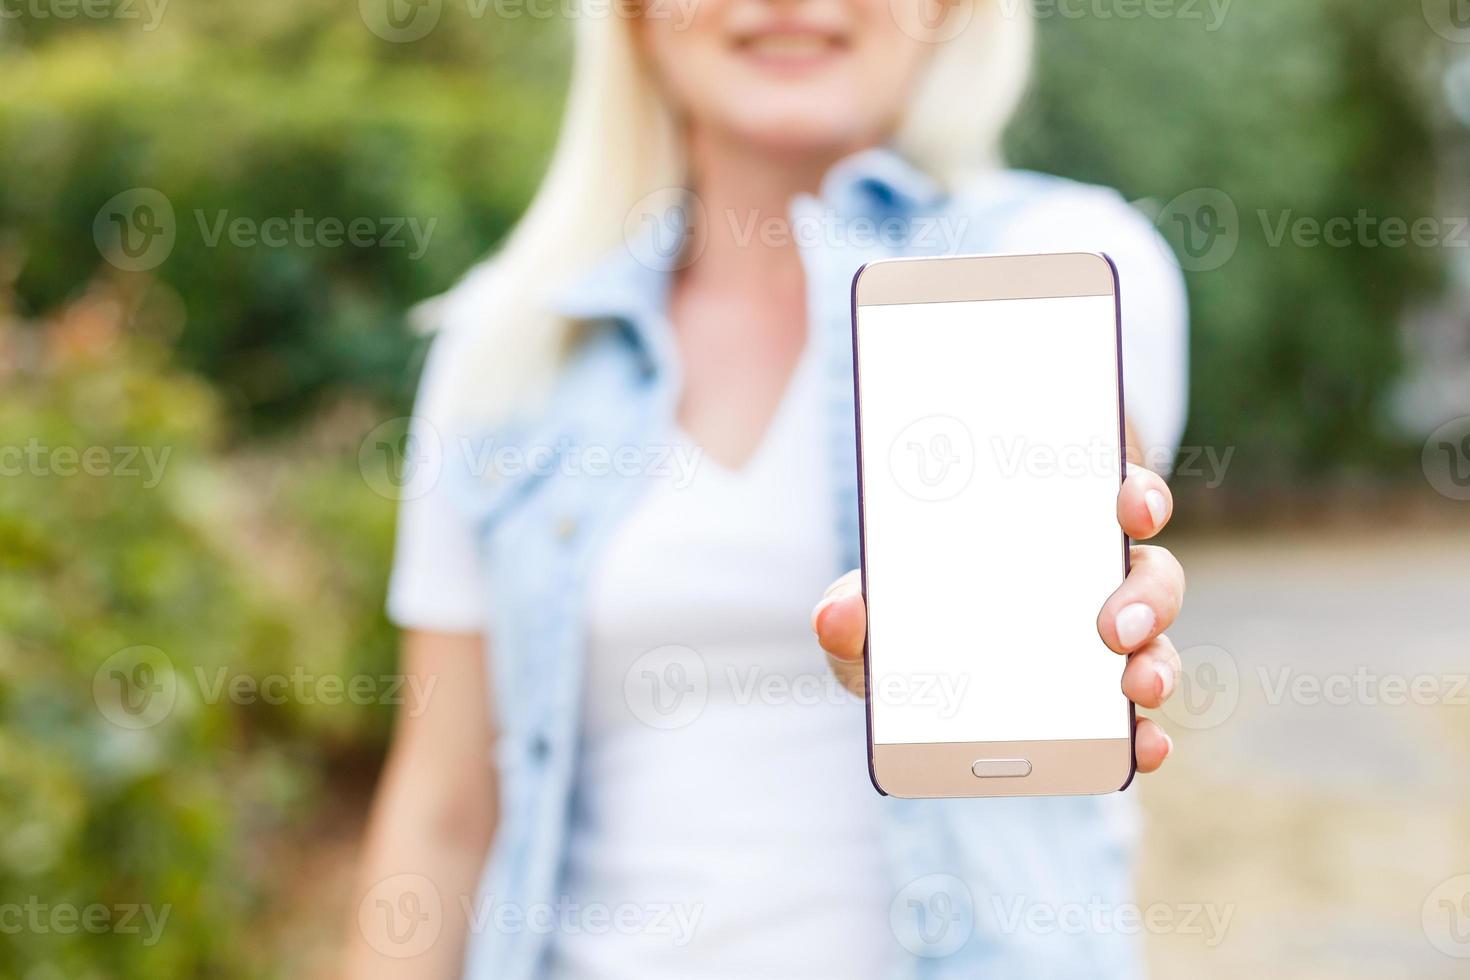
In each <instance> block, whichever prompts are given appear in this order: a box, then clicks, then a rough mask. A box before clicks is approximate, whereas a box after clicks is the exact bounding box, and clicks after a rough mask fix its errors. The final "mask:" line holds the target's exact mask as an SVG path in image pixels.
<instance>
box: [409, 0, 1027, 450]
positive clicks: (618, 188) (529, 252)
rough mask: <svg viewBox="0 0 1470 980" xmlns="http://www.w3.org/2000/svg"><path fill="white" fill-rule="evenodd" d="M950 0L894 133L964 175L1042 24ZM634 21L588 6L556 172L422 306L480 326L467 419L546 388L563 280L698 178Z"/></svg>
mask: <svg viewBox="0 0 1470 980" xmlns="http://www.w3.org/2000/svg"><path fill="white" fill-rule="evenodd" d="M941 2H952V7H951V8H950V10H949V11H948V12H947V15H946V16H947V18H967V19H966V20H965V21H964V22H963V26H962V28H960V29H959V30H958V33H957V34H956V36H954V37H952V38H950V39H948V40H944V41H940V42H936V47H935V50H934V52H933V54H932V55H931V57H930V59H929V61H928V63H927V64H926V65H925V67H924V75H923V77H922V79H921V80H920V81H919V83H918V85H917V86H916V88H915V91H914V93H913V94H912V97H911V98H910V101H909V104H908V107H907V109H906V112H905V114H904V116H903V118H902V120H901V121H900V124H899V126H898V129H897V131H896V133H895V136H894V140H893V145H894V147H895V149H897V150H898V152H900V153H901V154H903V155H904V156H905V157H906V158H907V159H908V160H909V161H910V162H911V163H913V164H914V165H915V166H917V167H919V168H920V169H922V170H924V171H925V172H926V173H928V174H929V175H930V176H932V177H934V178H936V179H937V180H938V181H940V183H941V184H943V185H945V186H947V187H954V186H956V185H957V184H958V183H959V182H960V181H962V180H963V179H964V177H965V176H966V175H967V174H973V173H975V172H979V171H984V170H987V169H991V168H994V167H997V166H999V165H1000V162H1001V158H1000V138H1001V134H1002V131H1003V130H1004V129H1005V126H1006V124H1007V122H1008V121H1009V120H1010V117H1011V114H1012V113H1013V112H1014V110H1015V107H1016V104H1017V103H1018V102H1019V100H1020V98H1021V95H1022V93H1023V91H1024V89H1025V86H1026V82H1027V78H1028V74H1029V68H1030V62H1031V42H1032V28H1033V24H1032V18H1031V14H1030V4H1029V3H1028V2H1027V0H941ZM951 24H953V25H956V26H958V25H959V24H960V22H959V21H957V20H946V22H945V26H946V27H947V26H949V25H951ZM634 26H635V25H634V23H633V22H632V21H631V20H630V19H629V18H627V17H625V16H616V15H613V14H611V13H608V12H607V10H606V8H605V7H604V8H603V9H602V10H601V11H595V12H587V11H585V10H584V11H583V15H582V16H580V17H578V18H577V19H576V33H575V58H574V62H573V68H572V78H571V90H570V93H569V95H568V98H567V107H566V112H565V115H564V116H563V119H562V125H561V133H560V136H559V137H558V140H557V145H556V150H555V152H554V154H553V156H552V159H551V165H550V167H549V168H548V170H547V174H546V177H545V179H544V180H543V181H542V182H541V186H540V187H539V189H538V190H537V192H536V195H535V197H534V198H533V200H532V201H531V204H530V207H529V208H528V209H527V210H526V213H525V215H524V216H523V217H522V218H521V220H520V221H519V223H517V225H516V226H515V228H514V229H513V230H512V231H511V233H510V235H509V236H508V237H507V239H506V241H505V243H504V244H503V246H502V247H501V248H500V250H499V251H498V252H497V253H496V254H495V255H494V256H493V257H492V258H490V259H489V260H487V261H486V262H485V263H484V264H482V265H481V266H480V267H478V268H477V269H476V270H474V271H473V272H472V273H471V274H470V276H468V277H467V278H466V281H465V282H464V283H462V284H461V286H460V287H459V288H457V289H456V290H454V291H452V292H451V293H450V294H448V295H446V296H445V297H444V298H443V299H442V300H440V301H435V302H434V303H432V304H428V305H427V306H426V309H425V310H424V311H422V313H421V314H420V317H419V320H420V322H421V323H423V324H424V325H426V326H428V327H430V328H433V327H437V326H440V325H444V326H453V327H454V329H455V331H456V332H459V331H460V330H465V331H467V332H468V333H469V334H470V335H469V336H465V337H462V338H458V339H457V341H456V344H455V347H456V351H457V354H456V356H455V357H454V364H453V365H452V367H453V369H454V371H455V372H456V376H455V377H454V378H453V379H452V382H453V383H452V389H453V392H454V394H453V395H452V396H451V408H452V410H453V412H454V414H456V415H457V416H459V417H461V418H471V419H475V420H477V421H493V420H496V419H499V418H502V417H504V416H505V415H507V414H508V413H509V412H511V411H512V410H513V409H514V408H515V407H517V406H518V405H520V404H522V403H523V402H525V401H526V400H527V399H529V398H534V397H535V396H536V395H537V394H538V393H540V392H544V390H545V388H546V386H547V382H548V381H549V380H550V379H551V378H552V377H554V375H555V373H556V370H557V367H558V366H559V364H560V362H561V359H562V358H563V356H564V354H565V352H566V350H567V348H568V346H569V344H570V343H571V342H572V338H573V326H574V325H573V324H572V323H570V322H568V321H566V320H565V319H563V318H561V317H559V316H557V315H556V314H555V313H554V312H553V310H552V307H551V290H552V289H554V288H555V286H557V285H559V284H561V283H564V282H565V281H566V279H567V277H569V276H575V275H576V274H577V273H579V272H582V271H585V270H586V269H588V268H590V267H591V266H592V265H593V264H595V263H596V262H597V261H598V260H599V259H601V258H603V257H605V256H606V255H607V254H609V253H610V252H611V251H612V250H613V249H615V248H617V247H619V246H621V245H623V244H624V238H623V229H624V221H625V220H626V219H627V217H628V215H629V214H630V213H632V212H633V210H634V209H635V208H636V207H637V206H638V203H639V202H640V200H642V199H643V198H645V197H647V196H648V195H650V194H651V193H653V192H656V191H661V190H666V189H668V188H677V187H685V186H687V181H688V176H687V173H686V167H685V161H684V152H683V146H682V143H681V135H680V132H679V129H678V126H677V124H676V123H675V120H674V115H673V112H672V111H671V109H670V107H669V105H668V103H667V101H666V100H665V97H664V95H663V93H662V92H661V91H660V89H659V86H658V83H657V81H656V80H655V78H654V77H653V73H652V72H651V71H650V70H649V68H648V66H647V65H646V64H645V62H644V59H643V58H642V57H641V55H640V53H639V51H638V46H637V43H636V41H635V38H634V34H633V29H634ZM549 270H555V273H556V274H555V275H548V271H549Z"/></svg>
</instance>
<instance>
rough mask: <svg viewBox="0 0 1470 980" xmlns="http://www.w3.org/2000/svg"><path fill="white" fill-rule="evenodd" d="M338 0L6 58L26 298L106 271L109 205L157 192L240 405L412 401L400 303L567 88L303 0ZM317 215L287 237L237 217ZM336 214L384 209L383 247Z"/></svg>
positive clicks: (519, 164)
mask: <svg viewBox="0 0 1470 980" xmlns="http://www.w3.org/2000/svg"><path fill="white" fill-rule="evenodd" d="M320 7H321V5H320V4H317V5H316V6H315V7H314V8H309V9H308V11H306V12H305V13H302V14H299V15H297V16H294V17H292V16H285V15H282V14H281V13H280V12H276V13H275V14H274V15H273V16H274V17H276V18H277V19H278V20H280V21H281V22H280V23H276V22H274V21H271V20H269V19H266V21H265V23H262V22H261V20H262V16H261V15H257V13H256V12H257V11H260V10H261V8H260V6H259V5H256V4H232V5H225V6H224V7H223V8H221V9H220V10H217V11H215V12H214V13H213V15H212V16H206V15H203V14H197V13H196V14H191V16H193V17H194V18H195V19H196V21H199V22H197V23H196V22H195V21H185V20H182V19H177V20H175V19H166V20H164V21H163V23H162V25H161V26H160V27H159V28H158V30H157V31H155V32H154V33H151V34H144V33H141V32H139V31H122V30H119V29H116V28H114V29H113V30H110V31H102V30H97V29H94V30H82V29H78V30H74V31H71V32H67V33H64V34H60V35H57V36H54V37H49V38H44V40H45V43H38V44H37V46H36V48H35V50H34V51H31V52H28V53H26V54H25V55H23V56H17V57H15V58H14V59H13V61H11V62H10V63H8V64H7V66H6V80H5V85H4V86H3V87H0V160H3V161H4V164H5V172H6V180H5V181H4V182H3V183H0V229H3V233H4V234H5V235H6V236H8V237H10V238H11V239H12V240H13V241H14V242H15V243H16V244H17V245H18V246H19V247H20V249H21V251H22V254H23V257H24V265H23V268H22V271H21V275H20V279H19V283H18V288H19V291H20V298H21V302H22V304H23V308H24V309H26V310H27V311H28V312H30V313H31V314H38V313H40V312H42V311H45V310H48V309H51V308H52V307H54V306H55V305H56V304H57V303H59V302H61V301H62V300H63V299H65V298H66V297H68V296H70V295H72V293H73V292H74V291H75V290H76V289H77V288H78V285H79V284H80V283H84V282H86V281H87V280H88V279H89V278H90V276H91V274H92V273H93V272H94V270H96V269H97V268H99V267H101V266H102V264H103V263H102V258H101V255H100V253H99V246H98V243H97V242H96V241H95V240H94V235H93V226H94V221H95V220H96V218H97V216H98V212H99V209H102V208H103V207H104V206H105V205H106V204H107V203H108V202H109V201H110V200H112V199H114V198H115V196H116V195H118V194H122V193H127V192H129V191H134V190H135V189H139V188H148V189H153V190H156V191H158V192H160V193H161V194H162V195H163V196H164V198H165V199H166V202H167V205H168V206H170V207H171V209H172V215H173V221H172V224H173V226H174V228H175V232H176V237H175V241H174V244H173V247H172V250H171V251H169V252H167V253H166V258H164V259H163V260H162V262H161V264H158V265H157V266H156V268H154V269H152V270H150V271H152V272H153V274H154V275H156V276H157V277H158V278H159V279H160V280H161V281H163V282H164V283H166V284H167V285H169V286H170V287H172V288H173V289H174V290H175V291H176V292H177V294H178V295H179V297H180V299H181V301H182V307H183V311H184V314H185V316H184V319H183V327H182V331H181V333H180V335H179V337H178V339H177V341H176V343H177V347H178V349H179V351H180V353H181V355H182V356H183V358H184V362H185V363H186V364H187V365H189V366H190V367H193V368H195V369H198V370H201V371H202V372H204V373H205V374H206V375H207V376H208V377H210V378H211V379H212V380H213V381H214V382H215V383H216V385H218V386H219V388H220V390H221V392H222V394H223V396H224V398H225V399H226V402H227V404H228V406H229V407H230V408H231V410H232V412H233V413H234V414H236V416H237V417H243V418H246V419H248V420H249V421H251V422H252V423H255V424H257V425H265V426H269V425H271V424H273V423H279V422H282V421H288V420H292V419H297V418H300V417H301V416H302V415H303V414H305V413H306V412H308V411H309V410H310V409H312V408H313V407H314V406H316V405H317V404H319V403H320V402H321V401H322V400H323V399H324V398H329V397H330V396H331V395H332V394H333V393H335V392H340V391H342V390H349V391H355V392H358V393H359V394H366V395H369V396H380V397H385V398H390V399H392V398H396V399H398V400H399V401H400V402H401V401H405V400H406V399H407V396H408V394H409V391H410V387H411V384H412V371H411V370H410V364H411V356H410V355H411V354H412V346H411V342H410V340H409V337H408V333H407V331H406V330H405V329H404V326H403V314H404V311H405V310H406V308H407V307H408V306H409V305H410V304H412V303H413V302H415V301H417V300H419V299H423V298H425V297H427V296H430V295H432V294H434V293H436V292H438V291H440V290H442V289H444V288H446V287H447V286H449V285H450V284H451V283H452V282H453V281H454V280H455V279H456V278H457V277H458V276H459V275H460V274H462V273H463V272H464V271H465V270H466V269H467V268H468V267H469V266H470V265H471V264H473V263H474V262H475V261H476V260H477V259H479V258H480V257H482V256H483V255H484V254H485V253H486V252H487V251H488V250H489V249H490V247H491V245H492V243H493V242H494V241H495V240H496V239H497V238H498V237H499V236H500V235H502V234H503V233H504V231H505V229H506V228H507V227H508V226H509V224H510V223H511V222H512V221H513V220H514V219H515V217H516V216H517V214H518V213H519V211H520V209H521V208H522V206H523V203H524V201H525V200H526V198H527V196H528V195H529V193H530V189H531V187H532V186H533V185H534V182H535V180H536V177H537V175H538V171H539V168H540V166H541V165H542V160H543V159H544V156H545V153H546V147H547V145H548V144H549V141H550V136H549V130H550V128H551V127H552V126H553V125H554V124H555V115H556V112H555V105H556V100H557V98H558V96H557V95H556V93H555V92H554V91H548V90H547V89H546V88H545V87H543V86H539V85H537V84H536V82H535V81H534V79H531V78H527V77H526V76H525V75H518V74H514V73H511V72H503V73H489V72H485V71H482V70H479V69H472V68H458V67H455V66H454V65H453V64H449V65H444V64H439V65H434V66H428V65H425V64H424V63H423V62H422V61H417V60H412V61H402V60H378V54H379V52H380V51H381V50H382V49H386V48H391V47H393V46H390V45H385V44H384V43H383V42H381V41H379V40H377V39H376V38H375V37H373V36H372V35H371V34H370V32H369V31H367V30H366V28H365V27H363V25H362V24H361V23H360V22H356V18H355V13H356V11H355V7H356V5H355V4H349V5H348V8H352V9H350V10H349V9H347V8H340V10H339V11H338V12H337V13H336V14H335V15H334V18H333V19H330V20H324V19H323V18H321V17H315V18H313V17H310V16H307V14H308V13H310V12H311V10H312V9H320ZM226 13H232V14H233V17H232V18H230V19H228V20H227V21H226V22H225V24H218V23H216V22H217V21H218V20H219V19H220V18H221V17H222V15H224V14H226ZM166 16H167V17H171V18H172V17H179V16H180V15H179V14H176V13H175V12H173V11H170V12H169V14H168V15H166ZM344 18H345V19H344ZM230 28H235V29H236V32H237V33H243V34H244V35H245V36H246V38H252V37H253V39H254V40H255V41H256V42H257V43H258V45H259V47H246V46H244V45H242V44H241V43H240V40H241V39H240V38H239V37H236V36H233V35H232V34H231V33H230V30H229V29H230ZM439 34H443V35H445V36H446V37H455V36H458V35H457V34H455V32H452V31H449V30H441V31H439V32H436V36H437V35H439ZM441 56H444V57H448V55H446V54H444V53H442V52H441ZM120 80H125V81H120ZM298 215H299V216H300V218H299V220H300V222H302V223H301V224H300V227H301V228H302V229H303V230H302V231H301V232H299V233H298V231H297V230H295V228H293V229H291V230H290V231H288V232H286V234H285V235H284V237H277V238H276V239H275V241H281V242H284V244H283V245H281V246H280V247H274V246H268V245H265V244H260V243H259V239H257V238H252V237H248V236H247V237H241V236H233V235H231V234H229V233H228V229H229V226H230V225H229V223H230V222H234V221H236V220H237V219H243V220H245V221H246V222H250V223H251V224H252V225H254V226H257V227H258V226H260V225H261V223H264V222H267V221H270V220H272V219H274V220H276V221H277V222H279V221H280V220H281V219H285V220H286V221H291V222H296V221H297V220H298V217H297V216H298ZM159 220H160V221H162V220H164V219H163V218H162V217H160V219H159ZM334 221H335V222H340V223H341V224H342V225H343V226H347V225H350V224H351V223H353V222H358V223H363V222H366V225H363V226H362V229H363V230H362V233H361V234H360V235H359V236H358V237H359V241H360V242H362V243H370V244H359V245H354V244H352V243H351V242H348V241H346V240H345V235H344V234H343V232H341V231H336V232H333V231H331V229H330V228H328V227H327V226H324V225H322V224H321V223H322V222H329V223H330V222H334ZM415 232H416V234H415ZM338 242H341V244H337V243H338Z"/></svg>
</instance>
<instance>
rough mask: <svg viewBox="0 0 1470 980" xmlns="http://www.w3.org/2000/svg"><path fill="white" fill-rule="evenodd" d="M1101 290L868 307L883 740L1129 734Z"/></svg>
mask: <svg viewBox="0 0 1470 980" xmlns="http://www.w3.org/2000/svg"><path fill="white" fill-rule="evenodd" d="M1115 317H1116V313H1115V306H1114V298H1113V297H1112V296H1073V297H1064V298H1044V299H1007V300H987V301H977V302H940V303H912V304H898V305H872V306H860V307H858V310H857V341H858V343H857V347H858V381H859V386H858V388H859V421H860V431H861V436H860V439H861V449H862V489H863V539H864V542H863V543H864V570H865V574H866V579H867V596H868V629H869V635H868V640H869V655H870V657H871V659H872V663H871V665H870V670H871V675H870V678H871V681H870V683H871V698H872V721H873V740H874V741H875V742H879V743H915V742H930V743H933V742H994V741H1043V740H1051V739H1104V738H1127V737H1128V736H1129V731H1128V727H1129V714H1128V708H1127V701H1126V700H1124V697H1123V694H1122V692H1121V690H1120V688H1119V683H1120V680H1121V677H1122V670H1123V662H1124V661H1123V658H1122V657H1121V656H1119V655H1117V654H1115V653H1113V652H1111V651H1110V650H1108V649H1107V647H1105V646H1104V645H1103V642H1102V640H1101V639H1100V638H1099V637H1098V634H1097V615H1098V612H1099V610H1100V609H1101V607H1102V604H1103V602H1104V600H1106V599H1107V597H1108V596H1109V595H1110V594H1111V593H1112V591H1113V590H1114V589H1116V588H1117V587H1118V584H1119V583H1120V582H1121V581H1122V577H1123V539H1122V532H1121V531H1120V530H1119V528H1118V521H1117V517H1116V507H1117V495H1118V484H1119V482H1120V479H1121V466H1122V464H1121V460H1120V455H1121V454H1120V444H1119V418H1118V413H1119V397H1118V375H1117V363H1118V362H1117V346H1116V345H1117V329H1116V320H1115Z"/></svg>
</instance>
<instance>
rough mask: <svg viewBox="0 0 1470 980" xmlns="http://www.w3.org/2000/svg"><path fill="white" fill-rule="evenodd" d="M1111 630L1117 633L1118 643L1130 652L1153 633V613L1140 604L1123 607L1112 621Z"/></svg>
mask: <svg viewBox="0 0 1470 980" xmlns="http://www.w3.org/2000/svg"><path fill="white" fill-rule="evenodd" d="M1113 628H1114V629H1116V630H1117V631H1118V643H1119V644H1120V645H1122V646H1124V647H1127V648H1128V649H1130V650H1131V649H1133V648H1134V647H1136V646H1138V645H1139V644H1140V643H1142V642H1143V641H1144V640H1145V639H1147V638H1148V635H1149V634H1150V633H1152V632H1153V628H1154V611H1153V610H1152V609H1150V608H1149V607H1148V606H1146V605H1144V604H1143V603H1141V602H1135V603H1134V604H1133V605H1131V606H1124V607H1123V608H1122V609H1120V610H1119V611H1118V616H1117V618H1116V619H1114V620H1113Z"/></svg>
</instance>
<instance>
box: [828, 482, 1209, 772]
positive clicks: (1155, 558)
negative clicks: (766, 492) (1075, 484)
mask: <svg viewBox="0 0 1470 980" xmlns="http://www.w3.org/2000/svg"><path fill="white" fill-rule="evenodd" d="M1173 511H1174V498H1173V496H1172V495H1171V494H1170V493H1169V487H1168V485H1167V484H1166V483H1165V482H1164V481H1163V478H1161V477H1160V476H1159V475H1158V474H1157V473H1152V472H1150V471H1148V470H1146V469H1143V468H1142V467H1139V466H1133V465H1130V466H1129V467H1128V478H1127V479H1126V480H1124V481H1123V486H1122V488H1121V489H1120V490H1119V491H1118V524H1119V525H1121V526H1122V528H1123V533H1125V534H1127V535H1128V537H1130V538H1132V539H1133V540H1135V541H1146V540H1147V539H1149V538H1151V537H1153V536H1154V535H1155V534H1158V533H1159V531H1161V530H1162V529H1163V528H1164V525H1166V524H1168V523H1169V517H1170V516H1171V515H1172V514H1173ZM1131 554H1132V568H1131V570H1130V571H1129V573H1128V577H1127V578H1126V579H1125V580H1124V581H1123V584H1122V585H1120V586H1118V589H1117V591H1116V592H1114V593H1113V594H1112V596H1110V597H1109V598H1108V601H1107V602H1105V603H1103V607H1102V612H1100V613H1099V614H1098V617H1097V632H1098V635H1099V636H1101V637H1102V640H1103V642H1104V643H1106V644H1107V645H1108V648H1109V649H1111V650H1113V651H1114V652H1116V653H1121V654H1126V655H1127V656H1128V665H1127V667H1126V668H1125V669H1124V671H1123V693H1124V694H1125V695H1127V696H1128V699H1129V700H1130V701H1132V702H1133V703H1135V704H1137V705H1139V706H1140V707H1144V708H1157V707H1158V706H1159V705H1161V704H1163V703H1164V701H1165V700H1167V699H1168V697H1169V695H1171V694H1173V693H1174V686H1175V681H1176V679H1177V678H1178V676H1179V669H1180V667H1179V653H1178V652H1177V651H1176V650H1175V649H1174V644H1172V643H1170V642H1169V638H1168V637H1167V636H1164V635H1163V631H1164V630H1165V629H1167V628H1168V627H1169V625H1170V624H1171V623H1173V622H1174V617H1175V616H1177V615H1179V606H1180V603H1181V602H1182V601H1183V599H1184V570H1183V569H1182V568H1181V567H1180V566H1179V562H1178V561H1177V560H1176V559H1175V558H1174V556H1173V555H1172V554H1170V553H1169V552H1168V550H1167V549H1164V548H1160V547H1157V546H1154V545H1141V544H1135V545H1133V547H1132V550H1131ZM867 619H868V617H867V610H866V609H864V608H863V595H862V585H861V580H860V579H859V577H858V573H857V571H855V570H854V571H851V572H848V573H847V574H846V575H844V576H842V577H841V578H840V579H838V580H837V581H836V582H833V583H832V585H831V586H830V587H829V588H828V589H827V594H826V595H825V596H823V597H822V601H821V602H819V603H817V607H816V608H815V609H814V610H812V629H813V630H815V631H816V634H817V639H818V641H819V642H820V643H821V644H822V649H824V650H826V651H827V662H828V663H829V664H830V665H831V667H832V672H833V673H834V674H835V675H836V676H837V679H838V680H839V681H840V682H841V683H842V686H843V687H845V688H847V689H848V690H849V691H851V692H852V693H853V694H856V695H857V696H859V697H861V696H862V693H863V640H864V637H865V635H866V633H867ZM1172 748H1173V742H1171V741H1170V739H1169V736H1168V735H1165V734H1164V732H1163V730H1162V729H1161V728H1159V726H1158V725H1156V724H1155V723H1154V722H1153V721H1152V720H1150V719H1148V718H1140V719H1138V727H1137V739H1136V745H1135V751H1136V753H1137V756H1138V771H1139V772H1153V771H1154V770H1155V769H1157V768H1159V766H1160V765H1162V764H1163V762H1164V760H1165V759H1166V758H1168V757H1169V752H1170V750H1171V749H1172Z"/></svg>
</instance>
